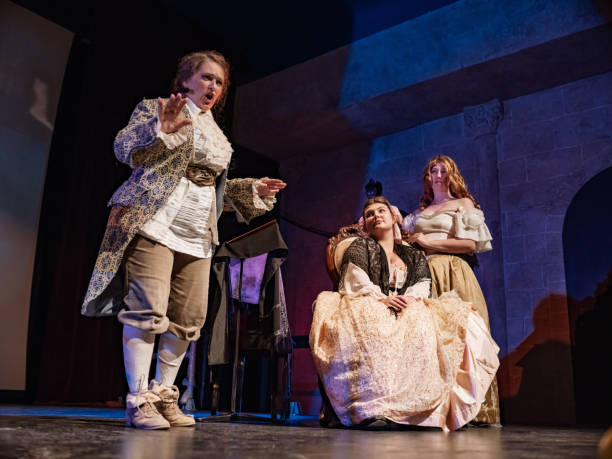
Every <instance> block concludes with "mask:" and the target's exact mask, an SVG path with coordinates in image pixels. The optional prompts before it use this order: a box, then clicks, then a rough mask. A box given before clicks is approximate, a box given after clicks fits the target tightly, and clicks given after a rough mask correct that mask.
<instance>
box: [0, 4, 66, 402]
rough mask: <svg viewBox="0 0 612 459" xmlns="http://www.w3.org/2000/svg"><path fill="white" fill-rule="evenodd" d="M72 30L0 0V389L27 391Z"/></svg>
mask: <svg viewBox="0 0 612 459" xmlns="http://www.w3.org/2000/svg"><path fill="white" fill-rule="evenodd" d="M72 38H73V34H72V32H69V31H67V30H66V29H63V28H62V27H60V26H58V25H56V24H54V23H52V22H49V21H47V20H46V19H43V18H42V17H40V16H37V15H36V14H34V13H32V12H30V11H28V10H26V9H24V8H22V7H20V6H18V5H16V4H14V3H11V2H9V1H6V0H0V100H1V101H2V102H1V103H0V164H1V166H0V317H1V318H2V319H1V320H2V332H1V333H0V368H1V369H2V370H1V371H0V390H11V391H23V390H25V386H26V349H27V334H28V317H29V310H30V292H31V288H32V273H33V268H34V256H35V252H36V239H37V234H38V223H39V216H40V206H41V202H42V194H43V189H44V184H45V175H46V170H47V159H48V156H49V147H50V144H51V136H52V135H53V126H54V123H55V114H56V111H57V104H58V102H59V96H60V90H61V86H62V80H63V78H64V70H65V68H66V63H67V60H68V54H69V53H70V46H71V44H72Z"/></svg>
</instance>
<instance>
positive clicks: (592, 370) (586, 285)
mask: <svg viewBox="0 0 612 459" xmlns="http://www.w3.org/2000/svg"><path fill="white" fill-rule="evenodd" d="M611 202H612V167H609V168H607V169H605V170H604V171H602V172H600V173H599V174H597V175H596V176H594V177H593V178H592V179H591V180H589V181H588V182H587V183H586V184H585V185H584V186H583V187H582V188H581V189H580V190H579V191H578V192H577V193H576V195H575V196H574V198H573V200H572V202H571V204H570V205H569V207H568V210H567V213H566V216H565V221H564V225H563V253H564V261H565V276H566V286H567V301H568V313H569V314H568V315H569V321H570V335H571V344H572V363H573V373H574V374H573V376H574V390H575V403H576V421H577V423H579V424H599V423H602V424H604V423H605V424H609V423H610V422H612V392H610V387H612V358H611V356H612V334H611V333H610V330H611V329H612V234H611V230H612V212H611V211H610V209H611V207H612V206H611V204H610V203H611Z"/></svg>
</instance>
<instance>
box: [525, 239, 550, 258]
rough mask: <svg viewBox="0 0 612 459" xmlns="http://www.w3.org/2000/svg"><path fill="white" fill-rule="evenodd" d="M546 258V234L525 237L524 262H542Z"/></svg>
mask: <svg viewBox="0 0 612 459" xmlns="http://www.w3.org/2000/svg"><path fill="white" fill-rule="evenodd" d="M547 256H548V238H547V234H546V233H533V234H527V235H525V261H530V262H543V261H545V260H546V257H547Z"/></svg>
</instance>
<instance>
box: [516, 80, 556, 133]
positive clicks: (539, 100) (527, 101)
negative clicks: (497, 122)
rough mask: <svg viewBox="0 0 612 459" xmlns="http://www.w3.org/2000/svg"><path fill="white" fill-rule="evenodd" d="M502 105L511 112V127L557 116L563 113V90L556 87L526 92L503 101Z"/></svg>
mask: <svg viewBox="0 0 612 459" xmlns="http://www.w3.org/2000/svg"><path fill="white" fill-rule="evenodd" d="M504 107H505V109H506V111H507V112H511V113H512V126H513V127H520V126H525V125H527V124H531V123H535V122H537V121H544V120H549V119H551V118H558V117H559V116H562V115H563V114H564V108H563V90H562V89H561V88H558V87H557V88H553V89H548V90H544V91H540V92H538V93H535V94H527V95H525V96H521V97H517V98H516V99H511V100H509V101H507V102H505V103H504Z"/></svg>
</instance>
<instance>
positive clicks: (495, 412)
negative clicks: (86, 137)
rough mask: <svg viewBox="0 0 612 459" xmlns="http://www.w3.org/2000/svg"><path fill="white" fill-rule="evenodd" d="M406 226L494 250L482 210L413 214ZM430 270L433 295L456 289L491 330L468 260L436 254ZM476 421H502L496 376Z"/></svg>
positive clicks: (479, 249)
mask: <svg viewBox="0 0 612 459" xmlns="http://www.w3.org/2000/svg"><path fill="white" fill-rule="evenodd" d="M403 227H404V228H405V229H407V230H408V231H410V232H411V233H415V232H416V233H423V234H424V235H425V237H427V238H428V239H430V240H439V239H447V238H449V237H456V238H460V239H471V240H473V241H474V242H475V243H476V253H482V252H487V251H489V250H491V249H492V246H491V239H492V238H491V233H490V232H489V229H488V228H487V225H486V224H485V216H484V213H483V212H482V210H480V209H472V210H469V211H465V210H464V209H463V208H461V207H460V208H459V209H457V210H447V211H442V212H437V213H434V214H433V215H429V216H428V215H422V214H420V213H416V214H410V215H408V216H407V217H406V218H405V219H404V224H403ZM427 262H428V263H429V268H430V270H431V280H432V283H431V290H432V296H433V297H438V296H440V295H442V294H443V293H444V292H450V291H454V292H455V293H457V295H459V297H460V298H461V299H462V300H464V301H469V302H470V303H472V304H473V305H474V307H475V308H476V310H477V311H478V314H480V316H481V317H482V319H483V320H484V322H485V324H486V326H487V329H488V330H490V325H489V312H488V310H487V303H486V302H485V299H484V296H483V294H482V290H481V289H480V285H479V284H478V281H477V280H476V276H475V275H474V271H472V268H471V267H470V266H469V265H468V263H467V262H466V261H465V260H464V259H462V258H461V257H458V256H456V255H451V254H441V253H439V254H433V255H429V256H428V257H427ZM474 420H475V421H479V422H485V423H489V424H499V423H500V412H499V391H498V388H497V378H495V379H493V381H492V383H491V387H490V389H489V391H488V393H487V396H486V398H485V401H484V403H483V405H482V408H481V410H480V412H479V413H478V415H477V416H476V418H474Z"/></svg>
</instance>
